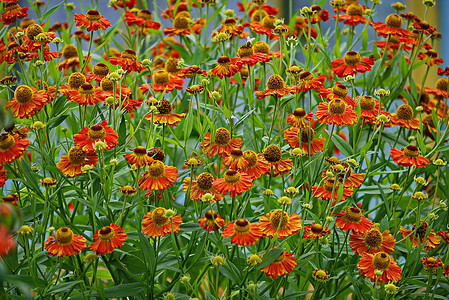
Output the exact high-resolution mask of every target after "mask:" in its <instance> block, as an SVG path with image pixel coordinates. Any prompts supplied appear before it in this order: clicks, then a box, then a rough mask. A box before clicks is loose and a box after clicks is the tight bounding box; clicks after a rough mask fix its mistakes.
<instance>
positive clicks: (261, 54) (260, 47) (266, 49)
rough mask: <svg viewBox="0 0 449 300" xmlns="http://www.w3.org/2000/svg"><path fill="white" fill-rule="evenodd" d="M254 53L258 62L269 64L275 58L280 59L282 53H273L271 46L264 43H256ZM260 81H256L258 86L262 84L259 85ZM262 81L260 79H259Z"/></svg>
mask: <svg viewBox="0 0 449 300" xmlns="http://www.w3.org/2000/svg"><path fill="white" fill-rule="evenodd" d="M253 50H254V53H255V54H256V55H257V56H258V58H257V59H258V60H259V61H260V62H269V61H271V60H272V59H273V57H274V58H280V57H281V52H280V51H277V52H271V50H270V46H269V45H268V44H267V43H265V42H262V41H258V42H256V43H254V45H253ZM257 81H258V79H256V85H259V84H260V83H257ZM259 81H260V79H259Z"/></svg>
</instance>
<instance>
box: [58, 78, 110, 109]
mask: <svg viewBox="0 0 449 300" xmlns="http://www.w3.org/2000/svg"><path fill="white" fill-rule="evenodd" d="M100 93H101V89H100V88H99V87H97V86H96V87H94V86H92V85H91V84H90V83H83V84H82V85H81V86H80V87H79V88H77V89H73V90H69V91H68V94H67V98H68V100H69V101H73V102H76V103H78V104H79V105H82V106H86V105H94V104H97V103H98V102H100V101H102V100H103V99H102V98H101V97H100V95H99V94H100Z"/></svg>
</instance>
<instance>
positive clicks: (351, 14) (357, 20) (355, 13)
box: [333, 3, 366, 27]
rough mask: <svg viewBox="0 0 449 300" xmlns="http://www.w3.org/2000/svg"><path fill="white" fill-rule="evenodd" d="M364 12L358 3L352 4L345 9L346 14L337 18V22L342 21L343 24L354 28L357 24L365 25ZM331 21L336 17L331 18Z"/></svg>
mask: <svg viewBox="0 0 449 300" xmlns="http://www.w3.org/2000/svg"><path fill="white" fill-rule="evenodd" d="M364 12H365V10H364V8H363V6H361V5H360V4H358V3H353V4H351V5H349V6H348V7H347V8H346V14H342V15H339V16H338V21H339V22H341V21H343V23H344V24H346V25H348V26H351V27H354V26H356V25H358V24H365V23H366V19H365V17H363V14H364ZM333 19H334V20H336V19H337V16H333Z"/></svg>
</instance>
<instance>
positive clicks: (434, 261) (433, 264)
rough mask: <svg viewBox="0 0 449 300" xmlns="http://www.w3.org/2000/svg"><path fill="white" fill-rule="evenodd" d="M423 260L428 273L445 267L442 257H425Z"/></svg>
mask: <svg viewBox="0 0 449 300" xmlns="http://www.w3.org/2000/svg"><path fill="white" fill-rule="evenodd" d="M421 262H422V264H423V267H424V270H425V271H426V272H428V273H436V272H438V270H439V269H442V268H443V267H444V264H443V262H442V261H441V258H435V257H423V258H421Z"/></svg>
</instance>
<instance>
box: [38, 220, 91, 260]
mask: <svg viewBox="0 0 449 300" xmlns="http://www.w3.org/2000/svg"><path fill="white" fill-rule="evenodd" d="M84 248H86V239H85V238H83V237H82V236H80V235H77V234H73V231H72V230H71V229H70V228H67V227H61V228H59V229H58V230H57V231H56V233H55V235H52V236H49V237H48V239H47V240H46V241H45V249H46V250H47V252H48V254H50V255H53V256H73V255H77V254H78V253H79V252H80V251H82V250H83V249H84Z"/></svg>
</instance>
